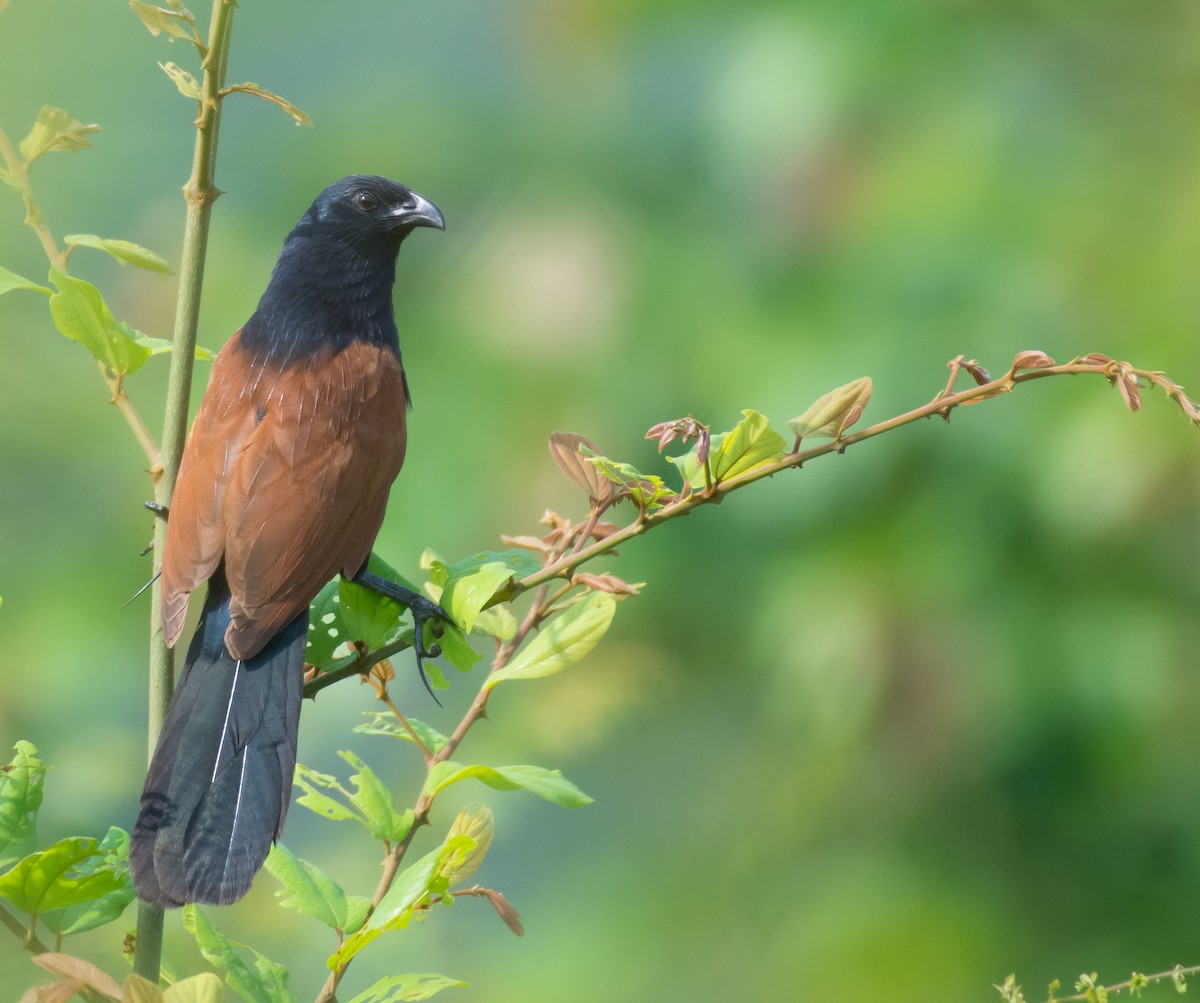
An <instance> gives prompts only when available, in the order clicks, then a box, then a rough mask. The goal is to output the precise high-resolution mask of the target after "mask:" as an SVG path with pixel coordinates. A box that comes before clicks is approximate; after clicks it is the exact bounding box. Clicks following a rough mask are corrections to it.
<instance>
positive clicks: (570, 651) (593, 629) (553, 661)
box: [484, 592, 617, 689]
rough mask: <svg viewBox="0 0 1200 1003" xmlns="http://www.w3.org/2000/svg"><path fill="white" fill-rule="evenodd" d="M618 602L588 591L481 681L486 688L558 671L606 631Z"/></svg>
mask: <svg viewBox="0 0 1200 1003" xmlns="http://www.w3.org/2000/svg"><path fill="white" fill-rule="evenodd" d="M616 609H617V602H616V600H615V599H614V598H613V597H612V596H611V595H609V594H608V593H607V592H591V593H589V594H588V595H587V596H586V597H585V598H584V599H582V600H580V601H579V602H577V603H576V604H575V605H574V606H572V607H571V608H570V609H568V610H566V611H565V612H563V613H560V614H559V615H558V616H556V617H554V618H553V619H552V620H550V621H549V622H548V623H546V624H545V625H544V626H543V627H542V629H541V631H540V632H539V633H538V635H537V636H536V637H534V639H533V640H532V641H530V642H529V643H528V644H526V645H525V646H524V647H523V648H522V649H521V650H520V651H518V652H517V654H516V655H515V657H514V658H513V660H512V661H511V662H509V663H508V665H506V666H505V667H504V668H502V669H500V670H498V671H496V672H493V673H492V674H491V676H489V677H488V680H487V682H486V683H485V684H484V685H485V686H486V687H488V688H489V689H490V688H491V687H493V686H495V685H496V684H497V683H502V682H504V681H506V680H509V679H537V678H539V677H541V676H549V675H553V674H554V673H556V672H561V671H562V670H563V669H565V668H566V667H567V666H568V665H570V664H571V663H572V662H577V661H579V659H581V658H583V656H584V655H586V654H587V653H588V652H589V651H591V650H592V649H593V648H594V647H596V645H597V644H599V643H600V638H602V637H603V636H604V635H605V633H606V632H607V631H608V628H609V626H610V625H611V623H612V618H613V613H615V612H616Z"/></svg>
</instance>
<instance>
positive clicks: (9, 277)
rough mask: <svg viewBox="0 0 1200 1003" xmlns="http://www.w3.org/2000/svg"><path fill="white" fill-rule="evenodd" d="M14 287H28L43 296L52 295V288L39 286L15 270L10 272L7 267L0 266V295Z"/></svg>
mask: <svg viewBox="0 0 1200 1003" xmlns="http://www.w3.org/2000/svg"><path fill="white" fill-rule="evenodd" d="M14 289H28V290H29V291H30V292H35V293H41V294H42V295H43V296H53V295H54V290H53V289H47V288H46V287H45V286H39V285H38V284H37V283H36V282H33V281H32V280H30V279H26V278H22V277H21V276H20V275H18V274H17V273H16V272H10V271H9V270H8V269H7V268H0V296H3V295H4V294H5V293H10V292H12V291H13V290H14Z"/></svg>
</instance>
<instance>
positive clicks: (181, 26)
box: [129, 0, 205, 52]
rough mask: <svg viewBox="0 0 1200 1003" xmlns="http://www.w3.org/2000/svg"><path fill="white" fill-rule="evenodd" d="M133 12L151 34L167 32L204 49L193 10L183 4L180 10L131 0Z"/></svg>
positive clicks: (140, 0)
mask: <svg viewBox="0 0 1200 1003" xmlns="http://www.w3.org/2000/svg"><path fill="white" fill-rule="evenodd" d="M129 6H130V7H132V8H133V12H134V13H135V14H136V15H137V16H138V17H140V18H141V19H142V24H144V25H145V26H146V29H147V30H148V31H149V32H150V34H151V35H155V36H157V35H161V34H162V33H163V32H166V33H167V34H168V35H170V36H171V37H173V38H182V39H183V40H184V41H185V42H191V43H192V44H193V45H195V46H196V48H197V49H199V50H201V52H203V51H204V48H205V46H204V42H203V41H202V39H201V38H200V36H199V35H198V34H197V32H196V22H195V19H194V18H193V17H192V15H191V12H190V11H188V9H187V8H186V7H184V6H183V5H182V4H181V5H179V9H178V10H164V9H163V8H162V7H155V6H154V5H153V4H148V3H143V2H142V0H129Z"/></svg>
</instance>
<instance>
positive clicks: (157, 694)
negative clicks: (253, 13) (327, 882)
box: [133, 0, 236, 983]
mask: <svg viewBox="0 0 1200 1003" xmlns="http://www.w3.org/2000/svg"><path fill="white" fill-rule="evenodd" d="M235 7H236V4H235V3H234V2H233V0H213V9H212V21H211V23H210V25H209V36H208V51H207V53H206V55H205V58H204V62H203V64H202V68H203V70H204V77H203V81H202V84H201V91H202V94H203V97H202V99H201V101H200V103H199V104H200V114H199V115H198V116H197V118H196V146H195V153H194V156H193V160H192V174H191V177H190V178H188V182H187V184H186V185H185V186H184V189H183V197H184V200H185V201H186V203H187V222H186V224H185V227H184V232H183V253H182V255H181V258H180V264H179V294H178V298H177V300H176V304H175V331H174V338H173V341H174V349H173V351H172V352H171V368H170V372H169V374H168V377H167V401H166V413H165V416H164V419H163V436H162V466H161V470H158V471H156V472H155V474H156V476H155V486H154V487H155V490H154V500H155V501H156V502H157V503H158V504H159V505H161V506H163V507H164V508H166V509H169V508H170V505H171V497H172V495H173V493H174V490H175V478H176V476H177V475H178V473H179V461H180V458H181V457H182V455H183V443H184V439H185V438H186V437H187V420H188V400H189V398H190V396H191V389H192V368H193V365H194V363H195V356H196V329H197V327H198V325H199V319H200V291H201V287H202V286H203V283H204V259H205V255H206V253H207V250H208V227H209V219H210V217H211V215H212V206H213V203H214V202H215V201H216V200H217V198H218V196H219V195H220V194H221V193H220V191H219V190H218V188H217V187H216V184H215V183H214V180H213V179H214V175H215V172H216V162H217V136H218V133H219V130H220V123H221V88H222V87H223V86H224V85H225V67H226V65H227V63H228V58H229V37H230V32H231V30H232V28H233V12H234V8H235ZM166 532H167V524H166V521H165V520H163V519H159V520H157V521H156V523H155V527H154V574H155V575H157V574H158V573H159V572H160V571H161V570H162V553H163V544H164V542H165V540H166ZM174 684H175V662H174V657H173V653H172V651H171V649H170V648H168V647H167V644H166V640H165V638H164V637H163V630H162V603H161V592H160V591H159V590H158V589H157V588H156V589H152V590H151V600H150V679H149V686H148V695H149V745H150V755H151V756H152V755H153V754H154V747H155V745H156V744H157V743H158V735H159V732H161V731H162V725H163V721H164V720H165V718H166V714H167V706H168V705H169V704H170V702H171V693H172V692H173V690H174ZM162 931H163V910H162V909H161V908H159V907H158V906H154V905H150V904H149V903H146V902H139V903H138V925H137V946H136V948H135V951H134V963H133V968H134V971H135V972H136V973H137V974H138V975H141V976H142V977H143V978H147V979H149V980H150V981H151V982H154V983H157V982H158V978H159V969H160V967H161V962H162Z"/></svg>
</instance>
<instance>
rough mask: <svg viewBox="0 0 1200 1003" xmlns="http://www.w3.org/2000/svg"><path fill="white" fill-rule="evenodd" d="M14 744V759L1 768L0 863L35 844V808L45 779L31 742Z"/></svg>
mask: <svg viewBox="0 0 1200 1003" xmlns="http://www.w3.org/2000/svg"><path fill="white" fill-rule="evenodd" d="M14 748H15V749H16V750H17V754H16V756H15V757H14V758H13V761H12V762H11V763H9V764H8V765H7V766H5V767H4V768H3V769H0V867H7V866H8V865H9V864H11V863H12V862H13V861H15V860H20V859H21V858H22V857H24V856H25V855H26V854H29V853H32V852H33V850H34V848H35V847H36V846H37V812H38V808H40V807H41V806H42V785H43V783H44V781H45V779H46V767H45V765H44V764H43V763H42V761H41V760H40V759H38V758H37V749H36V748H35V747H34V745H33V744H32V743H31V742H25V741H20V742H17V744H16V745H15V746H14Z"/></svg>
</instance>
